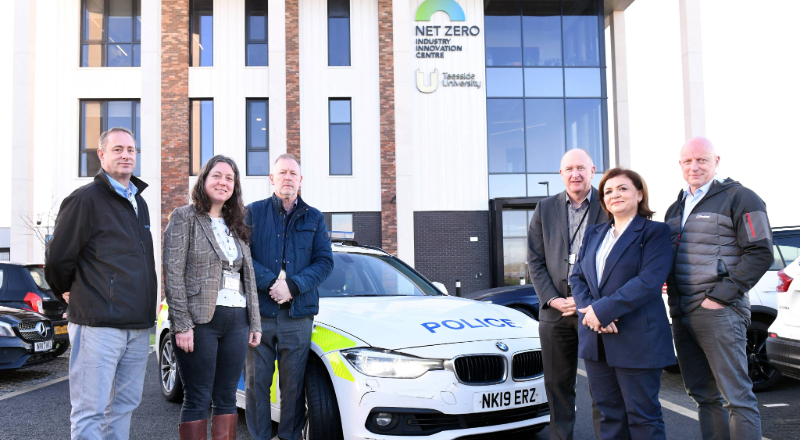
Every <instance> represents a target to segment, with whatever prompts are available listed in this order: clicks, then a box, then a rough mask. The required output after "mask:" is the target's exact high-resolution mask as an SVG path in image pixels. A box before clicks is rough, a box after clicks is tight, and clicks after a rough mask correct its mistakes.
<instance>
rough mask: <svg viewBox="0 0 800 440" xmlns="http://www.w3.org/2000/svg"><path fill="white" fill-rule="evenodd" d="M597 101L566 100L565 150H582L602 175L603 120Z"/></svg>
mask: <svg viewBox="0 0 800 440" xmlns="http://www.w3.org/2000/svg"><path fill="white" fill-rule="evenodd" d="M600 103H601V100H599V99H567V100H566V120H567V126H566V129H567V149H570V150H571V149H573V148H583V149H584V150H586V151H588V152H589V154H590V155H591V156H592V159H594V165H595V167H596V168H597V172H598V173H602V172H603V171H604V170H603V163H604V157H603V156H604V155H603V118H602V113H601V106H600Z"/></svg>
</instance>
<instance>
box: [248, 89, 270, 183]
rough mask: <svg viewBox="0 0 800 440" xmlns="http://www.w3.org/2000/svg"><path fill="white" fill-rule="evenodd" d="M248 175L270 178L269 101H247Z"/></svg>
mask: <svg viewBox="0 0 800 440" xmlns="http://www.w3.org/2000/svg"><path fill="white" fill-rule="evenodd" d="M247 175H248V176H269V101H268V100H266V99H248V100H247Z"/></svg>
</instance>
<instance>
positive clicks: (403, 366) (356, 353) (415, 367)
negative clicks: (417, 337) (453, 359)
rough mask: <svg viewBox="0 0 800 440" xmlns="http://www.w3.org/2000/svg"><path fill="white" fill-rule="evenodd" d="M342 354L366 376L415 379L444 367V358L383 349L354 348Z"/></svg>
mask: <svg viewBox="0 0 800 440" xmlns="http://www.w3.org/2000/svg"><path fill="white" fill-rule="evenodd" d="M342 356H344V358H345V359H347V362H350V365H352V366H353V368H355V369H356V370H358V371H359V372H360V373H361V374H364V375H366V376H374V377H392V378H395V379H414V378H417V377H420V376H422V375H423V374H425V373H427V372H428V371H431V370H443V369H444V361H442V360H438V359H422V358H418V357H413V356H408V355H404V354H399V353H392V352H387V351H383V350H374V349H367V348H354V349H352V350H344V351H342Z"/></svg>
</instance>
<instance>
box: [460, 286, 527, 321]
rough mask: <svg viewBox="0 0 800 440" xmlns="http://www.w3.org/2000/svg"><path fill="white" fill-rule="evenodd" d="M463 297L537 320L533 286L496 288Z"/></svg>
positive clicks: (466, 294)
mask: <svg viewBox="0 0 800 440" xmlns="http://www.w3.org/2000/svg"><path fill="white" fill-rule="evenodd" d="M463 297H464V298H469V299H474V300H476V301H485V302H490V303H492V304H497V305H501V306H506V307H510V308H512V309H514V310H517V311H520V312H522V313H524V314H525V315H528V317H530V318H533V319H535V320H537V321H538V320H539V297H538V296H536V290H534V288H533V284H522V285H519V286H504V287H496V288H494V289H487V290H480V291H478V292H472V293H465V294H464V295H463Z"/></svg>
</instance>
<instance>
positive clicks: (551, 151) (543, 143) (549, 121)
mask: <svg viewBox="0 0 800 440" xmlns="http://www.w3.org/2000/svg"><path fill="white" fill-rule="evenodd" d="M525 140H526V144H527V148H528V150H527V161H528V169H527V171H528V172H532V173H552V172H554V171H558V169H559V168H560V167H561V156H563V155H564V153H565V152H566V149H565V147H564V100H562V99H526V100H525Z"/></svg>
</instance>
